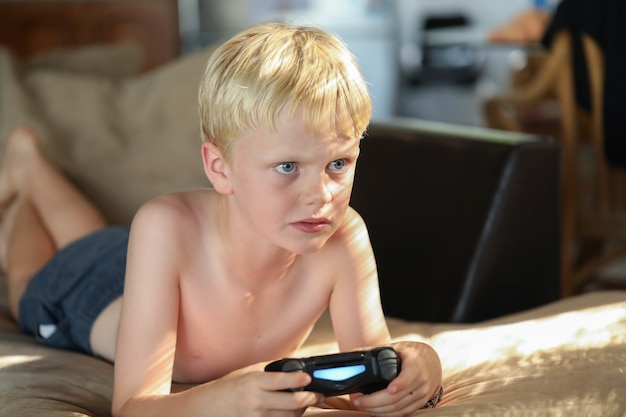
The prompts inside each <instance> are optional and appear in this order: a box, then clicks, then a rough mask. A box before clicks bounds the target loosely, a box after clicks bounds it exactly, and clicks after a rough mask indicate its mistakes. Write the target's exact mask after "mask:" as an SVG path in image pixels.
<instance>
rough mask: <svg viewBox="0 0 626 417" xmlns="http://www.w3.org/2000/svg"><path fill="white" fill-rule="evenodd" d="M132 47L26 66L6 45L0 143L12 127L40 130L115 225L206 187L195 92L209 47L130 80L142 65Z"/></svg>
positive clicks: (0, 53) (0, 81)
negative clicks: (177, 194) (148, 205)
mask: <svg viewBox="0 0 626 417" xmlns="http://www.w3.org/2000/svg"><path fill="white" fill-rule="evenodd" d="M135 52H136V51H134V50H133V49H132V48H129V47H127V46H122V47H111V48H109V49H107V48H104V47H100V48H96V49H95V50H94V49H87V50H81V51H79V52H78V53H77V55H75V56H68V55H71V54H69V53H67V52H66V53H62V54H61V55H63V56H64V58H59V57H58V56H57V57H56V58H55V56H54V55H53V54H52V55H51V54H48V55H47V57H44V58H45V59H44V58H35V59H32V60H29V61H27V62H20V61H18V60H17V59H16V58H15V57H14V56H12V55H11V54H10V53H9V52H8V51H7V50H4V49H0V86H2V88H0V148H1V145H2V144H3V143H4V141H5V140H6V137H7V136H8V134H9V133H10V131H11V130H12V129H14V128H15V127H16V126H20V125H27V126H30V127H32V128H33V129H35V130H36V131H37V133H38V134H39V136H40V138H41V143H42V146H43V149H44V151H45V153H46V154H47V155H48V157H49V158H50V159H51V160H52V161H53V162H54V163H55V164H56V165H58V166H59V167H60V168H61V169H62V170H63V171H65V172H66V173H67V175H68V176H69V177H70V178H71V179H72V180H74V181H75V182H76V183H77V185H78V186H79V187H80V188H82V189H83V190H84V191H85V193H86V194H87V195H88V196H89V197H90V198H92V199H93V200H94V201H95V203H96V204H97V205H98V206H100V207H101V208H102V209H103V211H104V212H105V215H106V216H107V218H108V219H109V220H110V221H111V222H112V223H127V222H129V221H130V219H131V218H132V215H133V213H134V212H135V211H136V209H137V208H138V207H139V206H140V205H141V204H142V203H143V202H144V201H146V200H147V199H148V198H150V197H153V196H155V195H157V194H160V193H163V192H168V191H173V190H179V189H183V188H188V187H200V186H207V185H209V184H208V180H207V179H206V178H205V176H204V173H203V170H202V163H201V157H200V143H201V139H200V129H199V119H198V110H197V89H198V84H199V81H200V77H201V74H202V72H203V71H204V67H205V62H206V60H207V59H208V56H209V54H210V52H211V50H210V49H204V50H202V51H200V52H198V53H196V54H193V55H189V56H186V57H185V58H183V59H179V60H177V61H176V62H174V63H171V64H170V65H166V66H164V67H162V68H159V69H158V70H154V71H152V72H149V73H146V74H139V75H134V76H126V77H125V75H128V74H130V73H133V72H134V71H135V70H136V68H138V67H139V66H138V65H137V62H140V61H138V60H137V58H136V55H135ZM103 62H105V63H108V65H107V66H103V65H102V63H103ZM114 63H119V64H120V65H121V67H118V66H117V64H114ZM57 64H58V65H60V67H58V66H57V67H55V65H57ZM94 67H95V68H96V70H93V68H94ZM115 69H118V70H119V71H117V72H116V71H114V70H115ZM0 152H1V151H0Z"/></svg>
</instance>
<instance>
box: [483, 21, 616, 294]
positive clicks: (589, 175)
mask: <svg viewBox="0 0 626 417" xmlns="http://www.w3.org/2000/svg"><path fill="white" fill-rule="evenodd" d="M580 36H581V41H582V45H583V50H584V55H585V63H586V69H587V74H588V83H589V92H590V98H591V106H590V109H586V110H585V109H582V108H581V107H580V106H579V105H578V103H577V101H576V89H575V82H574V68H573V63H572V54H573V50H572V35H571V34H570V32H569V31H567V30H562V31H560V32H559V33H558V34H557V35H556V36H555V38H554V42H553V44H552V47H551V49H550V51H549V52H548V53H547V55H546V57H545V60H544V62H543V65H542V66H541V68H540V70H539V71H538V72H537V73H536V74H535V76H534V77H533V78H532V79H530V80H529V81H528V83H527V84H526V85H523V86H521V87H518V89H517V90H516V91H515V92H514V93H513V94H511V95H507V96H497V97H494V98H492V99H490V100H488V101H487V102H486V103H485V118H486V120H487V123H488V124H489V126H490V127H493V128H500V129H507V130H514V131H528V130H530V129H528V127H527V126H526V125H525V124H524V121H523V120H522V119H523V118H521V117H519V116H520V114H522V113H523V109H524V107H528V106H533V105H534V106H537V105H538V103H541V102H542V101H545V100H550V99H551V98H553V99H555V100H556V102H557V103H558V106H559V115H558V123H559V124H558V129H557V131H555V135H554V136H555V137H556V138H557V139H558V141H559V143H560V145H561V245H562V248H561V251H562V253H561V255H562V259H561V292H562V295H563V296H570V295H573V294H576V293H578V292H580V291H581V289H582V288H583V287H584V285H586V284H588V283H589V282H590V281H592V280H594V279H595V278H597V277H598V276H599V274H600V273H601V272H602V270H603V269H604V268H606V267H607V266H608V264H609V263H611V262H614V261H616V260H618V259H620V258H625V257H626V243H625V242H624V240H625V239H626V171H625V170H624V169H622V168H617V167H612V166H610V164H609V163H608V162H607V160H606V157H605V148H604V145H605V144H604V132H603V117H604V116H603V114H604V112H603V104H604V103H603V102H604V100H603V94H604V91H603V88H604V56H603V52H602V50H601V49H600V47H599V46H598V44H597V43H596V42H595V41H594V40H593V38H591V37H590V36H589V35H587V34H584V33H582V34H581V35H580ZM520 109H521V111H520Z"/></svg>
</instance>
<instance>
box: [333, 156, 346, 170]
mask: <svg viewBox="0 0 626 417" xmlns="http://www.w3.org/2000/svg"><path fill="white" fill-rule="evenodd" d="M346 165H347V162H346V160H345V159H337V160H336V161H333V162H331V163H330V165H329V167H330V169H331V171H342V170H343V169H345V168H346Z"/></svg>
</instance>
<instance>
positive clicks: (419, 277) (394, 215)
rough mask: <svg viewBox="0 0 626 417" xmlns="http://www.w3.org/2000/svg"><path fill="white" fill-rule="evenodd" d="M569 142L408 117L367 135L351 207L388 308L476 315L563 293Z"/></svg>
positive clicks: (422, 315) (436, 317) (418, 315)
mask: <svg viewBox="0 0 626 417" xmlns="http://www.w3.org/2000/svg"><path fill="white" fill-rule="evenodd" d="M558 176H559V147H558V145H556V144H555V143H554V142H551V141H548V140H544V139H542V138H538V137H536V136H529V135H522V134H517V133H510V132H503V131H497V130H490V129H482V128H471V127H458V126H451V125H443V124H439V123H432V122H422V121H414V120H403V119H398V120H394V121H391V122H387V123H385V124H373V125H372V126H370V129H369V130H368V134H367V135H366V137H365V138H364V139H363V141H362V144H361V156H360V157H359V162H358V165H357V174H356V178H355V184H354V190H353V194H352V200H351V204H352V206H353V207H354V208H355V209H356V210H357V211H358V212H359V213H360V214H361V215H362V216H363V218H364V219H365V222H366V223H367V225H368V229H369V232H370V237H371V241H372V245H373V248H374V253H375V255H376V259H377V265H378V272H379V279H380V286H381V297H382V302H383V308H384V310H385V313H386V314H387V315H389V316H394V317H399V318H404V319H408V320H419V321H428V322H476V321H480V320H485V319H489V318H494V317H498V316H501V315H504V314H508V313H513V312H517V311H521V310H525V309H529V308H532V307H535V306H538V305H541V304H544V303H547V302H550V301H554V300H556V299H557V298H558V297H559V259H560V258H559V256H560V255H559V253H560V249H559V218H558V212H559V210H558V196H559V191H558V183H559V181H558Z"/></svg>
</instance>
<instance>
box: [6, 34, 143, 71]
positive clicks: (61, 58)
mask: <svg viewBox="0 0 626 417" xmlns="http://www.w3.org/2000/svg"><path fill="white" fill-rule="evenodd" d="M144 61H145V56H144V52H143V50H142V49H141V47H140V46H139V45H137V44H136V43H134V42H121V43H114V44H100V45H90V46H85V47H81V48H73V49H54V50H51V51H46V52H41V53H38V54H36V55H34V56H32V57H31V58H28V59H25V60H23V61H22V62H21V65H20V68H19V70H20V72H28V71H33V70H36V69H44V68H47V69H51V70H56V71H69V72H75V73H87V74H93V75H102V76H109V77H117V78H122V77H129V76H134V75H137V74H139V72H140V71H141V69H142V68H143V64H144Z"/></svg>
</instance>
